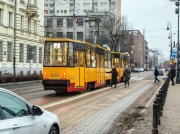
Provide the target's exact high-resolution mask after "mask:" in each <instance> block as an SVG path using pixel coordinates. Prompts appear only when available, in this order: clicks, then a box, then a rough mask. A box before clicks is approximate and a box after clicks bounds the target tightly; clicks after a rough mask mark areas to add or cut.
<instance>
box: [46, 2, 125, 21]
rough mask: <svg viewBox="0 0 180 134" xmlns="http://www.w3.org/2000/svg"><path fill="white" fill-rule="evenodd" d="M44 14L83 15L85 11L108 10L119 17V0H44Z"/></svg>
mask: <svg viewBox="0 0 180 134" xmlns="http://www.w3.org/2000/svg"><path fill="white" fill-rule="evenodd" d="M44 4H45V11H44V12H45V16H54V15H55V16H73V14H74V15H77V16H83V15H86V12H89V11H92V12H96V11H98V12H99V11H106V12H107V11H108V12H111V13H113V14H115V16H116V19H117V20H118V19H120V18H121V0H111V1H109V0H86V1H83V0H63V1H62V0H45V2H44Z"/></svg>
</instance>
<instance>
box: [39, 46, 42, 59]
mask: <svg viewBox="0 0 180 134" xmlns="http://www.w3.org/2000/svg"><path fill="white" fill-rule="evenodd" d="M39 63H42V48H41V47H40V48H39Z"/></svg>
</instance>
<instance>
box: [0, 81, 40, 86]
mask: <svg viewBox="0 0 180 134" xmlns="http://www.w3.org/2000/svg"><path fill="white" fill-rule="evenodd" d="M38 82H42V80H36V81H23V82H12V83H1V84H0V86H6V85H20V84H26V83H38Z"/></svg>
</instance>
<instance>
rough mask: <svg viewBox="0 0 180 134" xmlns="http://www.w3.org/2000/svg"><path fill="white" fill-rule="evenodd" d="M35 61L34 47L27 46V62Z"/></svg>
mask: <svg viewBox="0 0 180 134" xmlns="http://www.w3.org/2000/svg"><path fill="white" fill-rule="evenodd" d="M31 60H32V62H36V47H34V46H30V45H28V46H27V62H30V61H31Z"/></svg>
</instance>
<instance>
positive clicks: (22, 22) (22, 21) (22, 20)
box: [21, 15, 24, 30]
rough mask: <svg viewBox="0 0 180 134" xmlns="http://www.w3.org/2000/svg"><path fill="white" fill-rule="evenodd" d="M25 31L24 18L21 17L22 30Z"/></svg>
mask: <svg viewBox="0 0 180 134" xmlns="http://www.w3.org/2000/svg"><path fill="white" fill-rule="evenodd" d="M22 29H24V16H22V15H21V30H22Z"/></svg>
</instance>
